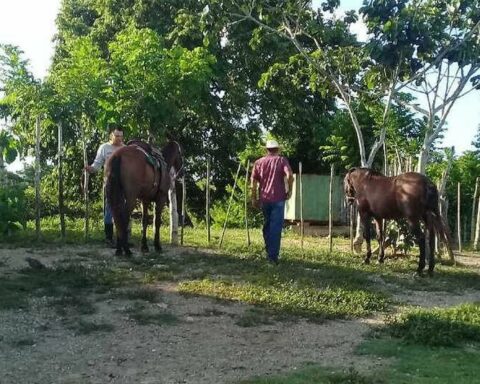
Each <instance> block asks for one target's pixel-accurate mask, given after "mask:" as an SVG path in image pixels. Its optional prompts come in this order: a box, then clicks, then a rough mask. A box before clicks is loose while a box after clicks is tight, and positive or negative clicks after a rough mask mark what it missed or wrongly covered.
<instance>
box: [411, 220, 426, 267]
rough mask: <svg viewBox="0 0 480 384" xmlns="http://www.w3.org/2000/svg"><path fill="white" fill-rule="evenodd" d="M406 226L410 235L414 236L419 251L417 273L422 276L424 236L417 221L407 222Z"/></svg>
mask: <svg viewBox="0 0 480 384" xmlns="http://www.w3.org/2000/svg"><path fill="white" fill-rule="evenodd" d="M408 224H409V226H410V229H411V231H412V233H413V234H414V236H415V239H416V240H417V243H418V248H419V249H420V258H419V260H418V269H417V273H418V274H419V275H420V276H422V274H423V270H424V269H425V234H424V233H423V231H422V228H421V227H420V221H419V220H409V221H408Z"/></svg>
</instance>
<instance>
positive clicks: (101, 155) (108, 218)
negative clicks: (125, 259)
mask: <svg viewBox="0 0 480 384" xmlns="http://www.w3.org/2000/svg"><path fill="white" fill-rule="evenodd" d="M124 146H125V144H124V143H123V129H122V128H121V127H118V126H116V127H114V128H112V129H111V130H110V141H109V142H107V143H103V144H102V145H100V147H99V148H98V151H97V156H96V157H95V160H94V161H93V163H92V164H91V165H87V166H85V170H86V171H87V172H89V173H95V172H98V171H99V170H100V169H101V168H102V167H103V166H104V164H105V162H106V161H107V159H108V158H109V157H110V156H111V155H112V154H113V153H114V152H115V151H116V150H117V149H119V148H122V147H124ZM104 195H105V194H104ZM103 222H104V225H105V240H106V242H107V244H109V245H110V246H114V245H115V244H114V241H113V217H112V211H111V209H110V205H109V204H108V203H107V201H106V199H104V201H103Z"/></svg>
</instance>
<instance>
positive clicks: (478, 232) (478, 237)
mask: <svg viewBox="0 0 480 384" xmlns="http://www.w3.org/2000/svg"><path fill="white" fill-rule="evenodd" d="M477 205H478V207H479V209H477V223H476V225H475V240H474V241H473V249H474V250H475V251H478V248H479V247H478V243H479V241H480V196H479V197H478V202H477Z"/></svg>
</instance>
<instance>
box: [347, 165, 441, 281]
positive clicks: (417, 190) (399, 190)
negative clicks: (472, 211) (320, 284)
mask: <svg viewBox="0 0 480 384" xmlns="http://www.w3.org/2000/svg"><path fill="white" fill-rule="evenodd" d="M344 187H345V195H346V198H347V199H348V201H349V202H350V203H353V202H355V203H356V204H357V207H358V212H359V214H360V219H361V221H362V226H363V229H364V237H365V240H366V242H367V257H366V258H365V263H369V262H370V257H371V255H372V251H371V248H370V224H371V221H372V218H373V219H374V221H375V225H376V229H377V236H378V242H379V246H380V250H379V254H378V260H379V262H383V260H384V256H385V251H384V240H385V239H384V233H383V220H384V219H393V220H398V219H406V220H407V223H408V225H409V227H410V230H411V231H412V232H413V234H414V236H415V238H416V240H417V243H418V246H419V248H420V260H419V263H418V269H417V272H418V273H419V274H422V272H423V269H424V268H425V233H424V231H422V228H421V226H420V222H423V223H424V224H425V228H426V229H427V230H428V233H429V248H430V252H429V260H428V272H429V274H430V275H431V274H433V269H434V267H435V257H434V245H435V233H438V234H439V236H440V238H441V240H443V241H444V242H445V244H446V245H447V247H449V245H448V244H449V235H448V232H447V230H446V227H445V224H444V223H443V220H442V217H441V216H440V213H439V208H438V191H437V187H436V186H435V184H433V183H432V182H431V181H430V180H429V179H428V178H427V177H426V176H424V175H422V174H420V173H415V172H408V173H403V174H401V175H398V176H394V177H386V176H384V175H382V174H381V173H379V172H377V171H374V170H372V169H369V168H352V169H350V170H349V171H348V173H347V175H346V176H345V179H344Z"/></svg>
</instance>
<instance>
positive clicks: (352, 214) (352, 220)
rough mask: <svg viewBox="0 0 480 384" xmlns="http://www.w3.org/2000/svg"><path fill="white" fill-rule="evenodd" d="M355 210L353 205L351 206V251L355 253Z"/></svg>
mask: <svg viewBox="0 0 480 384" xmlns="http://www.w3.org/2000/svg"><path fill="white" fill-rule="evenodd" d="M354 215H355V209H354V206H353V203H352V204H350V251H351V252H353V226H354Z"/></svg>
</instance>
